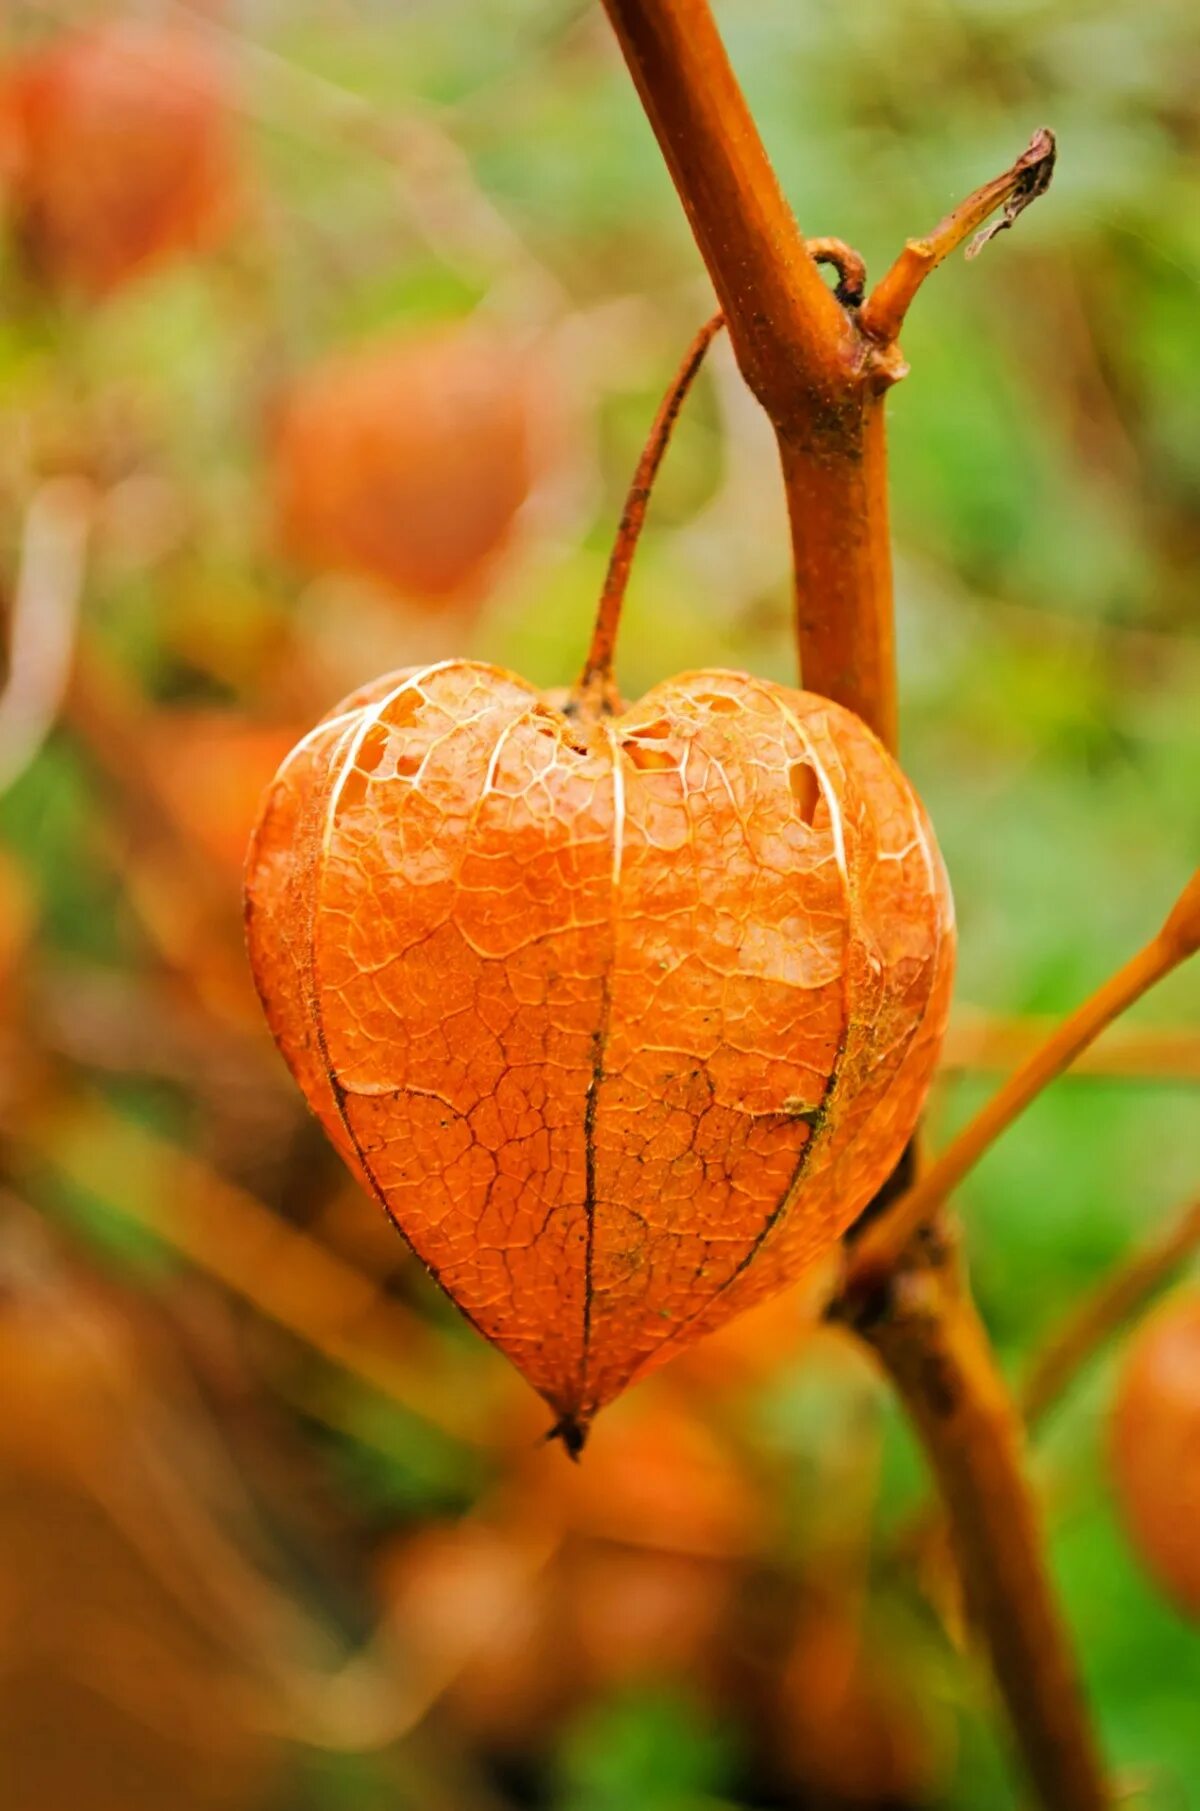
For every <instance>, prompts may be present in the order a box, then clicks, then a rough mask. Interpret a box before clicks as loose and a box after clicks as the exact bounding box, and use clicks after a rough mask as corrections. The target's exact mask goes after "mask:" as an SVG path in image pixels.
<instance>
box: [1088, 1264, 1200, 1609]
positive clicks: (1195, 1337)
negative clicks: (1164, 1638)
mask: <svg viewBox="0 0 1200 1811" xmlns="http://www.w3.org/2000/svg"><path fill="white" fill-rule="evenodd" d="M1110 1455H1111V1468H1112V1475H1113V1481H1114V1483H1115V1485H1116V1496H1117V1504H1118V1506H1119V1508H1120V1511H1121V1517H1122V1520H1123V1522H1124V1525H1125V1531H1126V1533H1127V1534H1128V1536H1129V1539H1130V1541H1131V1543H1132V1545H1133V1547H1134V1550H1135V1551H1136V1552H1137V1554H1138V1555H1139V1557H1140V1558H1141V1560H1142V1561H1143V1563H1144V1564H1145V1566H1146V1568H1147V1570H1148V1571H1149V1572H1150V1573H1151V1574H1152V1575H1153V1577H1154V1578H1155V1579H1156V1580H1157V1582H1158V1584H1159V1585H1160V1586H1161V1588H1162V1590H1163V1591H1164V1592H1165V1593H1166V1595H1167V1596H1168V1597H1170V1598H1171V1599H1172V1601H1173V1602H1174V1603H1175V1604H1176V1605H1177V1606H1178V1607H1179V1609H1181V1610H1182V1611H1183V1612H1184V1614H1185V1615H1187V1616H1191V1617H1200V1541H1198V1540H1197V1535H1196V1529H1197V1525H1198V1524H1200V1290H1197V1289H1195V1288H1192V1289H1187V1290H1182V1291H1178V1292H1177V1293H1176V1294H1174V1295H1173V1296H1170V1297H1168V1299H1167V1300H1166V1301H1165V1302H1164V1303H1163V1304H1162V1305H1161V1306H1160V1307H1159V1308H1157V1309H1156V1310H1155V1312H1154V1313H1153V1314H1151V1315H1149V1316H1148V1318H1147V1319H1146V1321H1145V1323H1144V1324H1143V1325H1142V1326H1141V1327H1140V1328H1139V1329H1138V1331H1137V1333H1136V1334H1135V1335H1134V1337H1133V1340H1132V1341H1131V1343H1130V1346H1129V1350H1128V1352H1127V1353H1126V1355H1125V1358H1124V1360H1123V1362H1122V1366H1121V1373H1120V1380H1119V1383H1118V1386H1117V1394H1116V1400H1115V1403H1114V1408H1113V1417H1112V1427H1111V1441H1110Z"/></svg>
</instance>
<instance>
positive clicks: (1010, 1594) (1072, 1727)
mask: <svg viewBox="0 0 1200 1811" xmlns="http://www.w3.org/2000/svg"><path fill="white" fill-rule="evenodd" d="M849 1324H850V1325H851V1326H853V1327H854V1328H855V1330H856V1331H857V1332H858V1333H859V1335H860V1336H861V1337H862V1338H863V1339H864V1340H865V1341H866V1343H867V1344H868V1345H869V1346H871V1347H872V1349H873V1350H874V1352H875V1353H876V1355H877V1357H878V1358H879V1360H880V1362H881V1363H882V1365H883V1366H884V1369H885V1370H886V1371H887V1373H888V1375H889V1377H890V1378H891V1380H892V1382H893V1384H894V1385H895V1387H896V1389H897V1391H898V1393H899V1395H900V1397H901V1399H902V1401H903V1402H904V1405H905V1407H906V1408H907V1410H908V1412H909V1415H910V1416H911V1418H912V1421H913V1424H914V1426H915V1428H916V1431H917V1433H918V1435H919V1437H920V1440H921V1444H922V1446H923V1447H924V1449H925V1454H926V1457H927V1459H928V1461H929V1464H930V1467H931V1469H932V1471H933V1473H934V1476H935V1478H936V1480H937V1484H938V1489H939V1494H940V1496H941V1498H942V1501H943V1503H944V1505H945V1507H946V1510H947V1513H948V1517H949V1523H950V1533H951V1540H952V1544H953V1547H954V1552H955V1557H956V1559H957V1561H958V1567H959V1572H960V1575H961V1577H962V1581H963V1590H964V1595H965V1598H966V1605H967V1610H968V1613H969V1615H970V1618H971V1622H972V1624H973V1626H974V1627H975V1628H976V1629H977V1630H978V1631H979V1633H980V1634H981V1635H982V1636H983V1638H984V1640H985V1642H986V1644H987V1649H988V1652H989V1655H990V1657H991V1662H992V1667H993V1670H994V1672H995V1675H996V1681H997V1683H998V1685H999V1687H1000V1690H1001V1692H1002V1694H1003V1697H1004V1701H1005V1704H1006V1705H1007V1707H1008V1711H1009V1715H1010V1717H1011V1719H1012V1724H1013V1730H1014V1734H1015V1736H1016V1739H1017V1742H1018V1745H1019V1747H1020V1749H1021V1752H1022V1755H1023V1757H1024V1760H1025V1764H1026V1767H1027V1768H1028V1771H1029V1774H1030V1777H1031V1779H1032V1780H1033V1782H1034V1784H1035V1786H1036V1788H1037V1790H1038V1794H1039V1797H1040V1799H1041V1802H1042V1803H1043V1804H1044V1805H1045V1806H1046V1807H1048V1808H1052V1811H1104V1807H1106V1806H1108V1805H1109V1804H1110V1803H1111V1799H1110V1796H1109V1792H1108V1788H1107V1786H1106V1784H1105V1779H1104V1772H1103V1768H1102V1765H1101V1762H1100V1758H1099V1755H1098V1753H1097V1750H1096V1747H1095V1744H1094V1741H1093V1738H1092V1735H1091V1731H1090V1728H1089V1724H1088V1720H1087V1716H1086V1713H1085V1711H1084V1707H1083V1702H1082V1697H1081V1693H1080V1687H1079V1681H1078V1678H1077V1676H1076V1671H1075V1665H1074V1661H1073V1658H1072V1654H1071V1647H1070V1642H1069V1640H1068V1637H1067V1633H1066V1630H1065V1628H1064V1626H1063V1623H1062V1619H1061V1616H1060V1615H1059V1611H1058V1607H1057V1604H1056V1602H1055V1598H1054V1592H1053V1589H1052V1586H1051V1583H1050V1579H1049V1576H1048V1573H1047V1570H1046V1565H1045V1560H1044V1557H1043V1541H1042V1531H1041V1528H1040V1527H1039V1524H1038V1517H1037V1511H1036V1507H1035V1505H1034V1502H1033V1498H1032V1495H1031V1492H1030V1489H1029V1485H1028V1483H1027V1481H1026V1475H1025V1468H1024V1458H1025V1454H1024V1437H1023V1431H1022V1428H1021V1423H1020V1419H1019V1417H1018V1415H1017V1413H1016V1410H1015V1408H1014V1406H1013V1403H1012V1400H1011V1398H1010V1396H1009V1394H1008V1391H1007V1389H1006V1388H1005V1385H1004V1381H1003V1379H1002V1378H1001V1376H1000V1373H999V1371H998V1369H997V1367H996V1363H995V1359H994V1357H993V1355H992V1351H991V1347H990V1345H989V1343H988V1338H987V1334H986V1332H985V1331H984V1328H983V1326H982V1324H981V1322H980V1320H979V1317H978V1315H977V1313H976V1311H975V1307H974V1304H973V1302H972V1300H971V1297H970V1294H969V1293H968V1291H967V1288H966V1284H965V1280H964V1279H963V1277H962V1274H961V1271H960V1270H959V1267H958V1264H957V1262H956V1260H955V1255H954V1254H953V1252H952V1251H950V1250H949V1249H947V1247H946V1245H945V1243H944V1241H943V1239H942V1238H941V1236H940V1235H939V1234H936V1233H935V1234H933V1235H932V1236H929V1237H927V1238H926V1239H925V1240H923V1241H922V1242H921V1244H920V1245H919V1247H914V1249H913V1250H912V1251H911V1252H910V1254H909V1256H908V1259H907V1261H906V1262H905V1264H904V1265H903V1266H902V1267H901V1268H900V1269H899V1270H897V1271H896V1272H895V1273H894V1275H893V1276H892V1277H891V1278H890V1279H889V1280H888V1282H887V1284H886V1285H885V1286H884V1288H883V1290H882V1292H881V1294H880V1295H879V1296H878V1297H877V1298H876V1299H875V1300H874V1301H872V1302H871V1303H869V1304H868V1303H865V1302H862V1301H860V1302H859V1303H858V1304H857V1311H856V1317H852V1318H851V1319H850V1322H849Z"/></svg>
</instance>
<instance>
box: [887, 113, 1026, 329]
mask: <svg viewBox="0 0 1200 1811" xmlns="http://www.w3.org/2000/svg"><path fill="white" fill-rule="evenodd" d="M1056 155H1057V146H1056V144H1055V139H1054V134H1053V132H1051V131H1049V130H1048V128H1047V127H1045V126H1043V127H1041V128H1040V129H1039V130H1038V131H1037V132H1035V133H1034V135H1033V137H1032V138H1031V139H1030V141H1029V144H1028V145H1027V146H1026V148H1025V150H1024V151H1022V153H1021V155H1020V157H1018V159H1017V161H1016V163H1014V164H1013V165H1012V166H1011V167H1010V168H1009V169H1007V170H1005V171H1004V173H1003V175H1001V176H996V177H994V178H993V179H992V181H991V182H985V183H984V185H983V187H982V188H979V189H976V190H975V192H974V193H973V194H971V195H968V196H967V199H966V200H965V201H963V202H960V203H959V205H958V207H956V208H954V209H953V210H952V212H951V213H949V214H947V215H946V217H945V219H944V220H941V221H939V222H938V224H937V226H935V227H934V229H933V231H932V232H931V233H930V234H929V235H928V236H927V237H926V238H924V239H910V240H909V241H908V244H907V245H906V246H905V247H904V250H903V251H902V252H901V253H900V256H899V257H898V258H897V259H896V261H895V263H894V264H893V265H892V267H891V269H890V270H889V271H888V272H887V274H886V275H885V276H883V277H881V278H880V280H879V282H878V283H877V284H876V285H875V288H874V289H873V290H872V292H871V294H870V296H869V298H868V300H867V302H866V304H865V305H864V307H863V309H862V312H861V314H860V315H859V317H858V322H859V326H860V328H861V329H862V331H863V332H864V333H865V334H866V335H867V337H868V339H873V340H878V341H879V342H880V343H881V344H884V345H890V344H891V343H892V342H893V341H894V340H895V339H896V336H897V335H898V333H899V332H900V329H901V327H902V326H903V324H904V317H905V315H906V314H907V313H908V310H909V307H910V306H911V304H912V301H913V298H914V296H915V295H916V293H917V291H918V290H919V289H920V287H921V285H922V283H923V282H924V281H925V279H926V277H927V276H928V275H929V273H930V271H933V270H936V269H937V267H938V265H939V264H941V263H942V261H943V260H944V259H946V258H948V257H949V256H950V253H951V252H952V251H955V250H957V248H958V247H959V246H960V245H961V244H962V243H963V241H964V239H966V238H967V237H968V236H969V235H970V234H972V233H974V235H975V237H974V238H973V239H972V240H971V243H970V244H969V245H968V247H967V257H968V258H974V257H976V256H977V255H978V254H979V253H980V252H981V251H982V250H983V248H984V246H985V245H986V244H987V243H988V241H989V240H990V239H994V238H995V236H996V234H997V233H1003V232H1005V231H1007V229H1008V228H1009V227H1011V226H1012V225H1013V224H1014V223H1015V222H1016V221H1017V220H1018V219H1019V217H1020V216H1021V215H1022V214H1023V213H1024V212H1025V209H1026V208H1027V207H1029V206H1030V205H1031V204H1032V203H1033V202H1035V201H1036V200H1037V198H1038V196H1039V195H1044V194H1045V193H1046V190H1047V189H1048V188H1049V187H1050V179H1051V177H1052V176H1053V174H1054V160H1055V157H1056ZM997 208H1003V210H1004V212H1003V213H1002V215H1001V217H1000V219H999V220H997V221H994V222H993V223H992V225H991V226H984V224H983V223H984V221H986V220H987V219H989V217H990V216H991V215H992V214H994V213H995V212H996V209H997Z"/></svg>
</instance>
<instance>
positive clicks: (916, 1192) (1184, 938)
mask: <svg viewBox="0 0 1200 1811" xmlns="http://www.w3.org/2000/svg"><path fill="white" fill-rule="evenodd" d="M1198 944H1200V869H1198V870H1197V872H1196V874H1194V875H1193V876H1192V878H1191V880H1190V881H1189V882H1188V884H1187V886H1186V887H1185V888H1184V890H1183V892H1182V893H1181V895H1180V897H1179V899H1178V900H1177V901H1176V903H1175V905H1174V906H1173V907H1172V909H1171V912H1170V914H1169V916H1168V918H1167V920H1166V922H1165V923H1164V925H1163V927H1162V929H1161V930H1160V931H1159V932H1158V934H1157V935H1156V936H1154V937H1152V938H1151V939H1150V942H1149V943H1147V944H1146V946H1145V947H1144V949H1141V950H1139V951H1138V953H1137V955H1136V956H1132V957H1131V958H1130V960H1129V961H1128V962H1126V963H1125V964H1124V966H1123V967H1122V968H1120V969H1118V970H1117V972H1116V974H1115V975H1110V976H1109V978H1108V980H1107V981H1105V982H1104V983H1103V984H1102V985H1101V986H1100V987H1098V988H1097V989H1096V992H1095V993H1094V994H1092V995H1091V997H1090V998H1089V999H1087V1000H1085V1001H1084V1003H1083V1005H1082V1006H1080V1007H1078V1008H1077V1009H1076V1010H1075V1011H1074V1012H1073V1013H1071V1014H1070V1015H1069V1017H1067V1018H1066V1019H1064V1020H1063V1022H1062V1023H1061V1025H1058V1026H1056V1028H1055V1029H1054V1031H1053V1032H1052V1033H1051V1034H1050V1036H1049V1037H1048V1038H1047V1039H1046V1042H1045V1043H1044V1044H1043V1045H1042V1046H1041V1048H1040V1049H1038V1050H1036V1051H1034V1053H1033V1054H1032V1056H1030V1057H1028V1058H1027V1059H1026V1061H1025V1062H1024V1063H1022V1064H1021V1066H1020V1067H1019V1068H1018V1069H1016V1070H1014V1072H1013V1074H1012V1075H1010V1076H1009V1078H1008V1080H1007V1081H1006V1082H1005V1083H1004V1084H1003V1086H1002V1087H1000V1088H998V1089H997V1090H996V1093H995V1094H994V1095H993V1096H992V1098H991V1100H989V1101H988V1102H987V1104H986V1105H985V1106H984V1107H983V1108H982V1109H981V1110H980V1111H979V1112H978V1113H977V1114H976V1115H975V1117H974V1118H973V1119H972V1120H970V1121H969V1122H968V1123H967V1125H965V1126H964V1127H963V1129H962V1131H961V1132H960V1133H959V1134H958V1136H957V1137H956V1138H954V1139H952V1140H951V1142H950V1143H949V1144H948V1145H947V1146H946V1149H945V1150H944V1151H943V1152H942V1153H941V1154H940V1155H939V1156H938V1157H937V1158H936V1159H935V1161H934V1162H933V1163H932V1164H931V1165H930V1166H929V1168H928V1169H927V1170H926V1171H925V1173H924V1175H923V1176H921V1177H920V1178H919V1179H918V1180H917V1181H916V1182H915V1183H914V1184H913V1186H912V1187H911V1188H910V1189H906V1190H905V1192H904V1193H903V1194H902V1195H900V1196H899V1197H898V1198H897V1199H896V1200H895V1201H894V1202H893V1203H892V1204H891V1205H890V1206H889V1207H888V1209H887V1211H886V1212H885V1213H884V1214H882V1215H881V1216H880V1217H879V1218H878V1219H876V1220H874V1221H873V1222H872V1224H871V1225H870V1226H869V1227H868V1228H867V1229H866V1231H865V1232H864V1233H863V1235H862V1237H861V1238H860V1239H859V1240H858V1241H857V1243H856V1244H855V1247H854V1255H853V1258H852V1260H851V1266H850V1271H849V1274H848V1276H847V1279H846V1282H845V1284H844V1289H845V1291H846V1293H848V1294H853V1293H855V1292H859V1293H864V1294H870V1293H871V1292H872V1291H873V1290H874V1289H875V1288H877V1287H878V1285H879V1283H880V1282H881V1280H882V1279H883V1278H884V1277H886V1275H887V1273H888V1272H889V1271H890V1270H891V1268H892V1266H893V1265H894V1264H896V1263H897V1262H898V1260H899V1259H900V1257H901V1255H902V1253H903V1252H904V1249H905V1247H906V1246H907V1244H908V1243H909V1241H910V1239H911V1238H912V1237H913V1236H914V1235H915V1234H916V1233H918V1232H919V1231H920V1229H921V1227H922V1225H923V1224H924V1223H925V1221H926V1220H928V1219H929V1217H930V1215H931V1214H932V1213H933V1212H934V1211H935V1209H936V1208H937V1207H938V1206H939V1204H940V1203H941V1202H942V1201H944V1200H945V1199H946V1196H947V1195H949V1194H950V1192H951V1191H952V1190H953V1189H954V1188H956V1187H957V1186H958V1184H959V1183H960V1182H961V1181H962V1179H963V1177H964V1176H965V1175H966V1174H967V1172H968V1170H970V1169H973V1168H974V1166H975V1164H977V1163H978V1162H979V1160H980V1158H981V1157H982V1156H983V1155H984V1153H985V1152H986V1151H987V1150H989V1149H990V1147H991V1146H992V1145H993V1144H994V1143H995V1141H996V1139H997V1138H999V1136H1000V1134H1001V1133H1002V1132H1004V1131H1006V1130H1007V1128H1008V1127H1009V1126H1010V1125H1011V1124H1012V1122H1013V1120H1014V1119H1016V1118H1017V1116H1018V1114H1020V1113H1022V1112H1024V1110H1025V1108H1026V1107H1027V1106H1028V1105H1029V1103H1030V1102H1031V1101H1032V1100H1034V1099H1036V1097H1037V1096H1038V1095H1039V1094H1040V1093H1041V1091H1042V1089H1043V1088H1046V1087H1048V1086H1049V1084H1050V1083H1051V1082H1052V1081H1054V1080H1055V1078H1056V1077H1057V1076H1059V1075H1061V1074H1062V1072H1063V1070H1064V1069H1067V1068H1069V1067H1070V1065H1071V1064H1072V1063H1073V1062H1074V1060H1075V1058H1076V1057H1077V1056H1078V1055H1079V1054H1080V1052H1081V1051H1083V1050H1086V1049H1087V1047H1088V1045H1089V1044H1091V1043H1092V1042H1093V1041H1094V1040H1095V1039H1096V1038H1098V1037H1099V1035H1100V1033H1101V1032H1102V1031H1103V1030H1104V1028H1105V1026H1107V1025H1111V1024H1112V1022H1113V1020H1114V1019H1116V1018H1119V1017H1120V1015H1121V1013H1123V1012H1125V1011H1126V1010H1127V1008H1129V1007H1130V1006H1132V1005H1133V1004H1134V1002H1135V1001H1136V1000H1140V999H1141V997H1142V995H1143V994H1145V993H1148V992H1149V990H1150V989H1151V988H1152V987H1153V986H1155V984H1156V983H1157V982H1159V981H1161V980H1163V979H1164V978H1165V977H1166V976H1167V975H1169V974H1170V973H1171V971H1172V970H1173V969H1175V968H1178V966H1179V964H1180V963H1181V962H1183V961H1185V960H1186V959H1187V957H1188V956H1190V955H1192V954H1194V953H1195V951H1196V948H1197V945H1198Z"/></svg>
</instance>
